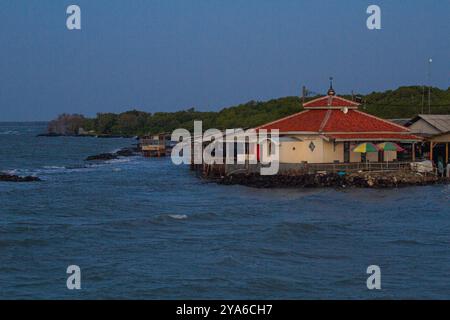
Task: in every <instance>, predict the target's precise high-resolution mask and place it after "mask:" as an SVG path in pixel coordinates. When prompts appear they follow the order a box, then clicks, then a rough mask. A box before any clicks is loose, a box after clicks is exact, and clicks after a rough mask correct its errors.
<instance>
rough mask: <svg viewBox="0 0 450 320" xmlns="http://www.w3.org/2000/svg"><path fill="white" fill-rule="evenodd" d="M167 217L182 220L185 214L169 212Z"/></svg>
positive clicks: (185, 217)
mask: <svg viewBox="0 0 450 320" xmlns="http://www.w3.org/2000/svg"><path fill="white" fill-rule="evenodd" d="M169 217H170V218H172V219H176V220H184V219H187V217H188V216H187V215H185V214H169Z"/></svg>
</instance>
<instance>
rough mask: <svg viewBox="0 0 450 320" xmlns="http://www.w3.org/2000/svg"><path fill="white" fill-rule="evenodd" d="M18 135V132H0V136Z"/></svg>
mask: <svg viewBox="0 0 450 320" xmlns="http://www.w3.org/2000/svg"><path fill="white" fill-rule="evenodd" d="M18 134H20V132H19V131H16V130H7V131H0V135H5V136H6V135H18Z"/></svg>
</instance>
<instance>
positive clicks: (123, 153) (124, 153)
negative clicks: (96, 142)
mask: <svg viewBox="0 0 450 320" xmlns="http://www.w3.org/2000/svg"><path fill="white" fill-rule="evenodd" d="M137 155H140V153H139V149H138V148H135V147H131V148H122V149H120V150H119V151H116V152H108V153H100V154H97V155H93V156H89V157H87V158H86V159H85V161H107V160H114V159H118V158H119V157H133V156H137Z"/></svg>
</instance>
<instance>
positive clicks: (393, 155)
mask: <svg viewBox="0 0 450 320" xmlns="http://www.w3.org/2000/svg"><path fill="white" fill-rule="evenodd" d="M396 159H397V151H385V152H384V161H394V160H396Z"/></svg>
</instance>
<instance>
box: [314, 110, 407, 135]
mask: <svg viewBox="0 0 450 320" xmlns="http://www.w3.org/2000/svg"><path fill="white" fill-rule="evenodd" d="M330 112H331V116H330V118H329V119H328V121H327V122H326V124H325V126H324V127H323V130H322V131H324V132H377V131H384V132H386V131H387V132H409V130H408V129H407V128H405V127H402V126H400V125H397V124H395V123H392V122H390V121H387V120H384V119H381V118H378V117H375V116H372V115H369V114H367V113H364V112H360V111H358V110H348V112H347V113H344V112H342V111H341V110H330Z"/></svg>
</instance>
